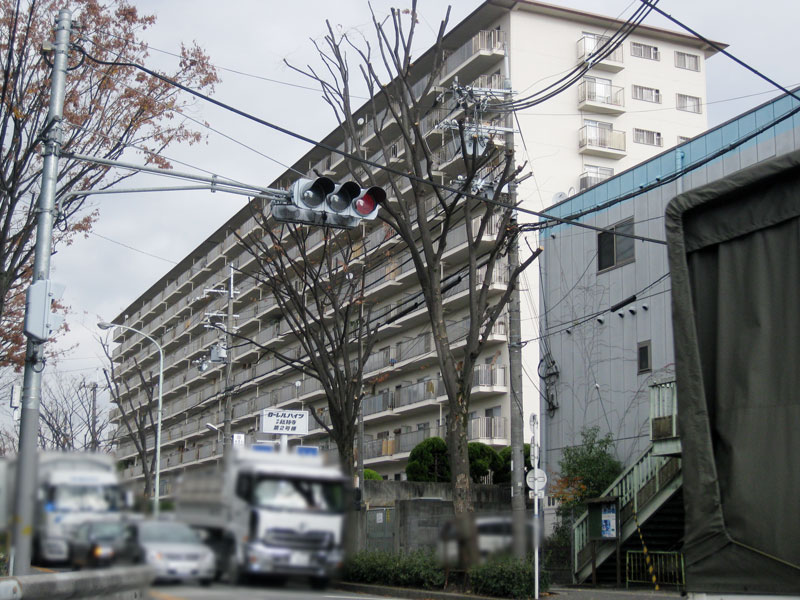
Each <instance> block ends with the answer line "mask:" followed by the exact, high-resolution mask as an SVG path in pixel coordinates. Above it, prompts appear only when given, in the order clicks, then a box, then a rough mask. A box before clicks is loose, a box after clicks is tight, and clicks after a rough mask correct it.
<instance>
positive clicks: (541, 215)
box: [75, 45, 666, 245]
mask: <svg viewBox="0 0 800 600" xmlns="http://www.w3.org/2000/svg"><path fill="white" fill-rule="evenodd" d="M75 48H76V50H78V51H79V52H81V53H82V54H84V55H85V56H86V57H87V58H88V59H89V60H91V61H93V62H96V63H98V64H103V65H107V66H118V67H130V68H135V69H139V70H141V71H142V72H144V73H147V74H148V75H150V76H152V77H155V78H156V79H159V80H161V81H164V82H165V83H169V84H170V85H174V86H175V87H177V88H179V89H181V90H183V91H185V92H187V93H188V94H191V95H193V96H195V97H197V98H200V99H202V100H205V101H207V102H209V103H211V104H214V105H216V106H219V107H221V108H224V109H225V110H228V111H230V112H233V113H234V114H237V115H239V116H240V117H243V118H245V119H249V120H251V121H253V122H255V123H258V124H259V125H263V126H265V127H268V128H270V129H273V130H275V131H278V132H280V133H283V134H284V135H288V136H290V137H293V138H295V139H298V140H300V141H303V142H306V143H307V144H310V145H312V146H315V147H319V148H322V149H324V150H327V151H329V152H332V153H335V154H339V155H340V156H343V157H345V158H347V159H349V160H352V161H354V162H358V163H361V164H364V165H368V166H370V167H373V168H375V169H378V170H382V171H384V172H386V173H391V174H393V175H396V176H398V177H402V178H404V179H408V180H410V181H414V182H416V183H420V184H422V185H426V186H430V187H435V188H437V189H439V190H442V191H447V192H451V193H455V194H459V195H461V196H464V197H467V198H472V199H476V200H479V201H481V202H486V203H488V204H492V205H495V206H499V207H501V208H503V209H505V210H509V209H512V210H517V211H518V212H523V213H526V214H530V215H533V216H536V217H539V218H541V219H547V220H552V221H564V222H565V224H570V225H574V226H576V227H583V228H586V229H591V230H594V231H605V232H606V233H609V234H611V235H615V236H622V237H631V238H633V239H638V240H640V241H647V242H651V243H655V244H661V245H666V241H665V240H656V239H652V238H648V237H645V236H637V235H635V234H628V233H624V232H619V231H614V230H611V229H603V228H602V227H597V226H594V225H590V224H588V223H581V222H568V221H567V220H566V219H561V218H560V217H555V216H553V215H548V214H546V213H542V212H539V211H535V210H531V209H527V208H523V207H521V206H513V207H512V206H510V205H508V204H506V203H504V202H499V201H496V200H493V199H490V198H486V197H481V196H477V195H476V194H470V193H468V192H466V191H465V190H459V189H457V188H453V187H450V186H445V185H442V184H437V183H434V182H432V181H428V180H426V179H424V178H422V177H418V176H416V175H412V174H410V173H404V172H402V171H399V170H397V169H394V168H392V167H388V166H386V165H381V164H379V163H376V162H374V161H371V160H368V159H365V158H361V157H360V156H357V155H355V154H351V153H350V152H345V151H344V150H341V149H339V148H335V147H333V146H331V145H330V144H326V143H324V142H319V141H315V140H313V139H311V138H309V137H308V136H305V135H303V134H300V133H296V132H294V131H291V130H289V129H287V128H285V127H282V126H280V125H277V124H275V123H272V122H270V121H266V120H264V119H261V118H259V117H256V116H255V115H251V114H249V113H247V112H245V111H243V110H240V109H237V108H235V107H233V106H231V105H229V104H226V103H224V102H221V101H219V100H215V99H214V98H211V97H210V96H208V95H207V94H203V93H202V92H199V91H197V90H194V89H192V88H190V87H188V86H186V85H183V84H182V83H179V82H177V81H174V80H172V79H170V78H169V77H166V76H164V75H162V74H160V73H157V72H156V71H153V70H152V69H149V68H147V67H145V66H143V65H139V64H136V63H129V62H109V61H104V60H102V59H99V58H96V57H94V56H92V55H90V54H88V53H87V52H86V51H85V50H84V49H83V48H81V47H80V46H77V45H76V46H75Z"/></svg>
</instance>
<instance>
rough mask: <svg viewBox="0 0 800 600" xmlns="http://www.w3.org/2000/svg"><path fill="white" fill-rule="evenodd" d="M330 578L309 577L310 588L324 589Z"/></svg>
mask: <svg viewBox="0 0 800 600" xmlns="http://www.w3.org/2000/svg"><path fill="white" fill-rule="evenodd" d="M330 581H331V580H330V578H328V577H312V578H311V589H312V590H324V589H326V588H327V587H328V584H329V583H330Z"/></svg>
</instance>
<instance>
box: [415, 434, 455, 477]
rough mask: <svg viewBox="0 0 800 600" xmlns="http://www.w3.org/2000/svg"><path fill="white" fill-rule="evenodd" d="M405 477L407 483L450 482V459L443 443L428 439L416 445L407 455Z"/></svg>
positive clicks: (435, 438) (438, 438) (438, 440)
mask: <svg viewBox="0 0 800 600" xmlns="http://www.w3.org/2000/svg"><path fill="white" fill-rule="evenodd" d="M406 476H407V477H408V480H409V481H436V482H447V481H450V457H449V456H448V454H447V444H446V443H445V441H444V440H443V439H442V438H440V437H429V438H428V439H426V440H423V441H421V442H420V443H419V444H417V445H416V446H415V447H414V449H413V450H412V451H411V454H409V455H408V464H407V465H406Z"/></svg>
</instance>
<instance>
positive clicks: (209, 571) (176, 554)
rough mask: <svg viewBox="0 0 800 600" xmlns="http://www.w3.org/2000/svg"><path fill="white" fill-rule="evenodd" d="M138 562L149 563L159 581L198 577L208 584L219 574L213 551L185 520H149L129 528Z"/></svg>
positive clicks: (128, 535)
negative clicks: (183, 521)
mask: <svg viewBox="0 0 800 600" xmlns="http://www.w3.org/2000/svg"><path fill="white" fill-rule="evenodd" d="M126 533H127V536H126V537H127V540H128V543H129V544H131V545H132V546H133V548H134V556H135V560H136V562H143V563H147V564H148V565H149V566H151V567H152V568H153V569H154V570H155V572H156V581H186V580H196V581H199V582H200V584H201V585H209V584H210V583H211V582H212V581H213V580H214V576H215V573H216V565H215V560H214V553H213V552H212V551H211V549H210V548H209V547H208V546H206V545H205V544H203V543H202V542H201V541H200V538H199V537H198V535H197V533H196V532H195V531H194V530H192V528H191V527H189V526H188V525H186V524H185V523H179V522H177V521H154V520H146V521H139V522H138V523H132V524H130V525H128V528H127V532H126Z"/></svg>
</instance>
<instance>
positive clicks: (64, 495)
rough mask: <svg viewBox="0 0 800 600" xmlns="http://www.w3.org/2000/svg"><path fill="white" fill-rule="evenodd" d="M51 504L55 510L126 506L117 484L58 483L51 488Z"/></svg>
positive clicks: (92, 509) (115, 508)
mask: <svg viewBox="0 0 800 600" xmlns="http://www.w3.org/2000/svg"><path fill="white" fill-rule="evenodd" d="M50 504H51V505H52V507H53V509H55V510H63V511H79V510H81V511H93V512H95V511H96V512H104V511H109V510H121V509H122V508H124V500H123V495H122V490H120V488H119V486H117V485H57V486H53V487H52V488H50Z"/></svg>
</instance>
